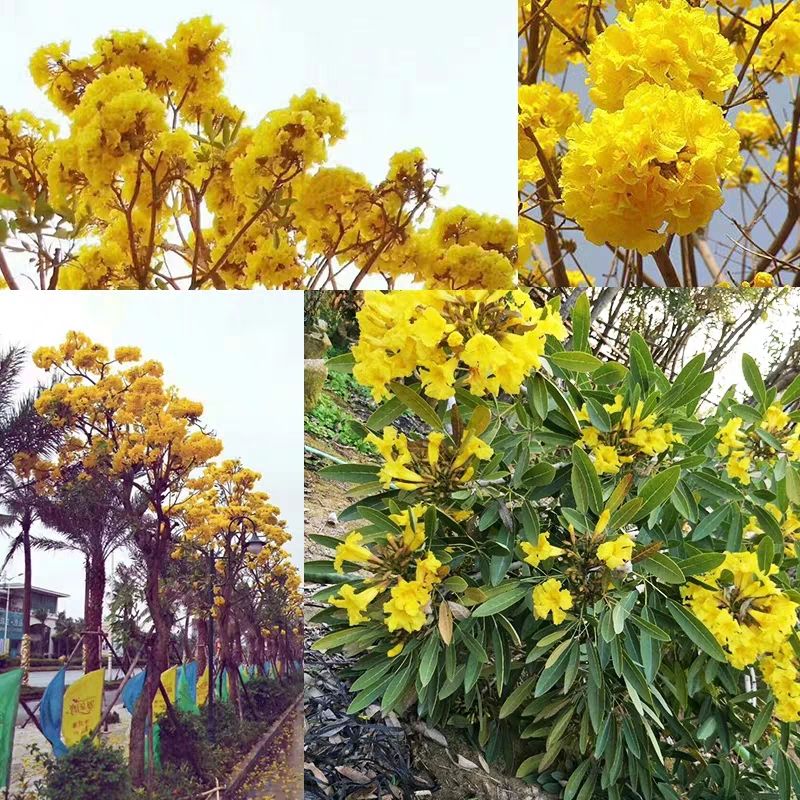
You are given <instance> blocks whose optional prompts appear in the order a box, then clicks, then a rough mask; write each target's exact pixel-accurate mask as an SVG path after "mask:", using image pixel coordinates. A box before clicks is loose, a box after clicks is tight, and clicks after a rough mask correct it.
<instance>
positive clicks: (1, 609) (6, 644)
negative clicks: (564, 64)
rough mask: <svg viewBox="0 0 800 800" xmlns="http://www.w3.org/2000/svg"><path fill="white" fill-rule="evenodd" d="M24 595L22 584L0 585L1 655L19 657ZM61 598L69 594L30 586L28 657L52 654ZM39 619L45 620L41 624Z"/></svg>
mask: <svg viewBox="0 0 800 800" xmlns="http://www.w3.org/2000/svg"><path fill="white" fill-rule="evenodd" d="M23 592H24V584H22V583H0V640H2V645H0V653H6V652H9V653H10V654H11V655H12V656H18V655H19V648H20V643H21V641H22V596H23ZM62 597H69V595H67V594H62V593H61V592H53V591H51V590H50V589H42V588H40V587H38V586H33V587H31V619H30V625H31V628H30V630H31V656H33V657H34V658H43V657H47V656H51V655H52V654H53V647H54V645H53V635H52V634H53V631H54V630H55V627H56V619H57V617H58V601H59V600H60V599H61V598H62ZM6 609H8V614H6ZM45 615H46V616H45ZM40 617H43V618H44V619H43V621H40Z"/></svg>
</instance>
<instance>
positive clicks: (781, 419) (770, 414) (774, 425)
mask: <svg viewBox="0 0 800 800" xmlns="http://www.w3.org/2000/svg"><path fill="white" fill-rule="evenodd" d="M790 421H791V420H790V418H789V415H788V414H787V413H786V412H785V411H784V410H783V408H782V406H779V405H775V404H773V405H771V406H770V407H769V408H768V409H767V410H766V412H765V413H764V421H763V422H762V423H761V425H762V427H763V428H764V430H765V431H768V432H769V433H777V432H778V431H781V430H783V429H784V428H785V427H786V426H787V425H788V424H789V422H790Z"/></svg>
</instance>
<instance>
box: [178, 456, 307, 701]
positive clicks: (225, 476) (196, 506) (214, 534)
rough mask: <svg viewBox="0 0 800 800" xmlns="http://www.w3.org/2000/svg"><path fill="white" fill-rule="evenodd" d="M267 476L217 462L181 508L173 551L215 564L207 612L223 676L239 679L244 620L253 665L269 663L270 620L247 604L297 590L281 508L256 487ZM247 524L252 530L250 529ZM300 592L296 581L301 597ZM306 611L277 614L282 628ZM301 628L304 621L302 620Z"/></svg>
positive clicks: (234, 691)
mask: <svg viewBox="0 0 800 800" xmlns="http://www.w3.org/2000/svg"><path fill="white" fill-rule="evenodd" d="M260 478H261V476H260V475H259V474H258V473H257V472H254V471H253V470H250V469H246V468H244V467H243V466H242V465H241V463H240V462H238V461H223V462H221V463H219V464H210V465H209V466H207V467H206V468H205V469H204V470H203V473H202V475H201V476H199V477H197V478H195V479H192V480H191V481H189V484H188V488H189V489H190V490H192V491H193V494H192V495H191V496H190V498H189V499H188V500H187V501H186V503H184V504H183V505H182V506H181V509H180V513H181V515H182V518H183V521H184V527H183V530H182V532H181V536H180V539H179V541H178V543H177V545H176V547H175V549H174V550H173V552H172V557H173V558H175V559H188V560H191V559H200V560H201V562H203V561H213V563H214V572H213V584H212V587H211V588H212V593H213V607H212V608H207V609H206V612H207V613H211V614H213V617H214V618H215V619H216V621H217V623H218V631H219V642H220V671H222V670H224V671H226V672H227V674H228V676H229V677H230V676H236V675H237V674H238V672H239V666H240V664H241V663H242V661H243V659H242V652H241V639H242V633H241V623H240V621H239V618H240V617H244V618H245V620H246V622H247V623H248V628H249V633H250V637H249V638H250V641H251V645H252V648H253V651H254V652H252V653H251V655H253V656H256V657H257V658H256V659H255V660H254V661H253V663H255V664H257V665H258V667H259V669H260V670H263V665H264V661H265V658H266V648H265V647H264V645H263V642H264V638H265V637H264V632H263V630H262V626H263V629H266V623H265V622H262V620H261V618H260V617H261V615H259V614H258V613H257V611H256V608H257V602H256V603H251V604H247V605H246V606H245V607H248V606H249V610H250V613H249V614H247V613H245V614H244V615H243V614H242V613H241V611H240V608H239V607H240V605H241V604H243V603H246V599H247V598H248V597H251V596H252V597H255V596H257V595H258V594H260V593H261V592H262V591H263V587H264V586H270V585H276V586H277V585H281V587H282V588H284V589H286V590H287V591H288V590H290V589H291V588H292V581H291V580H287V579H288V578H290V577H291V575H292V573H295V572H296V571H295V570H294V569H293V568H292V567H291V565H290V563H289V557H288V555H287V553H286V551H285V550H284V549H283V545H284V544H286V542H288V541H289V534H288V533H287V531H286V530H285V523H284V522H283V521H282V520H279V519H278V514H279V510H278V508H277V507H276V506H274V505H272V504H271V503H270V502H269V495H267V494H266V493H265V492H260V491H258V490H257V489H256V484H257V483H258V481H259V480H260ZM245 520H246V521H247V522H246V524H247V525H252V526H253V527H252V528H249V527H246V525H243V524H242V523H243V522H244V521H245ZM242 532H244V534H245V539H246V538H247V537H249V536H250V535H252V534H253V533H254V532H257V533H258V536H259V538H260V539H261V541H262V543H263V547H262V548H261V549H260V551H259V552H258V553H257V554H256V553H250V552H248V550H247V549H246V547H244V546H243V545H245V544H246V541H244V542H243V541H242ZM297 589H298V584H297V580H296V579H295V581H294V590H295V592H296V591H297ZM243 595H244V596H245V597H243ZM286 599H287V600H288V598H286ZM299 607H300V604H299V603H298V602H297V600H296V599H295V600H294V602H292V603H287V604H286V606H285V607H284V608H283V609H282V610H281V611H278V612H277V613H276V614H275V616H274V617H272V620H274V622H273V624H275V626H276V628H277V627H278V620H280V619H283V618H290V617H291V616H292V611H293V610H294V613H295V614H296V613H297V610H298V609H299ZM276 611H277V610H276ZM294 624H295V625H296V624H297V620H296V619H295V621H294ZM271 632H272V631H270V633H271ZM284 633H285V630H284ZM229 686H230V694H231V698H232V700H233V702H234V704H235V705H236V707H237V709H239V711H240V713H241V700H240V693H239V686H238V683H237V681H236V680H235V679H231V680H230V682H229Z"/></svg>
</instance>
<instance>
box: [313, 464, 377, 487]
mask: <svg viewBox="0 0 800 800" xmlns="http://www.w3.org/2000/svg"><path fill="white" fill-rule="evenodd" d="M379 471H380V470H379V468H378V467H377V466H376V465H374V464H333V465H332V466H330V467H323V468H322V469H321V470H320V471H319V473H318V474H319V476H320V477H322V478H326V479H327V480H329V481H339V482H340V483H373V482H375V481H377V480H378V472H379Z"/></svg>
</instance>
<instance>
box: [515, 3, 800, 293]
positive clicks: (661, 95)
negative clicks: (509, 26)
mask: <svg viewBox="0 0 800 800" xmlns="http://www.w3.org/2000/svg"><path fill="white" fill-rule="evenodd" d="M751 5H752V6H753V7H751ZM519 34H520V49H519V73H518V77H519V83H520V86H519V197H520V243H521V254H520V265H521V267H522V269H521V274H523V275H524V276H525V280H526V281H528V282H530V283H541V282H545V283H549V284H551V285H568V284H570V283H573V284H576V283H581V282H586V281H589V282H591V283H594V282H595V281H597V280H605V281H607V282H608V283H609V284H612V285H626V284H630V285H639V286H641V285H662V286H680V285H686V286H700V285H704V284H723V283H726V282H729V281H734V282H747V283H749V284H755V285H760V286H769V285H772V283H773V281H775V280H776V279H780V280H786V281H788V282H790V283H791V282H792V281H793V280H794V275H795V274H796V272H797V264H798V260H797V259H798V251H797V247H796V243H795V242H793V241H792V232H793V230H794V228H795V225H796V223H797V221H798V218H800V197H799V196H798V186H799V185H800V184H798V176H797V174H796V173H797V156H796V150H797V136H798V125H799V124H800V94H798V92H797V88H796V81H795V80H794V79H795V78H796V76H797V75H798V74H800V60H798V58H797V52H798V50H799V48H798V44H800V9H798V6H797V3H795V2H792V0H783V2H771V1H770V2H763V3H762V2H757V3H755V4H752V3H751V0H734V2H731V3H725V2H722V1H721V0H708V2H694V0H692V1H691V2H690V1H689V0H618V1H617V2H610V0H609V1H607V0H600V2H597V3H591V2H590V3H584V2H579V1H578V0H519ZM584 82H585V83H586V84H588V86H589V89H588V101H589V102H590V103H591V106H590V107H589V110H588V111H587V112H586V113H584V111H583V110H582V108H581V106H583V107H584V108H586V107H587V106H588V105H589V102H587V100H586V98H585V90H584V89H583V88H582V87H583V84H584Z"/></svg>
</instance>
